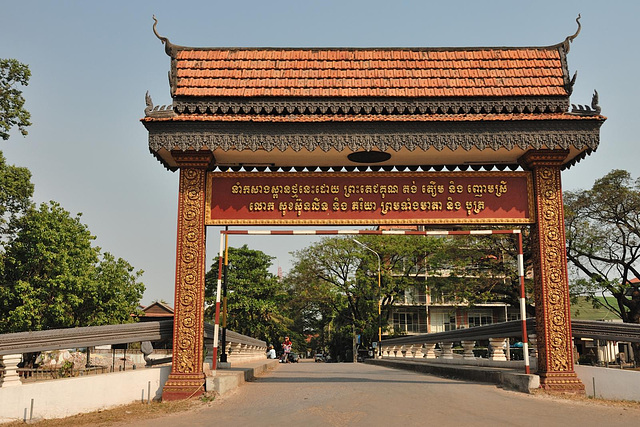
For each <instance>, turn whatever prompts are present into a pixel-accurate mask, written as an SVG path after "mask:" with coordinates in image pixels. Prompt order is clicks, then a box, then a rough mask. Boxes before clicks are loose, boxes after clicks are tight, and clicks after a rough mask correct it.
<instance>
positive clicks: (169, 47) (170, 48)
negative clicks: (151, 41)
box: [152, 15, 183, 58]
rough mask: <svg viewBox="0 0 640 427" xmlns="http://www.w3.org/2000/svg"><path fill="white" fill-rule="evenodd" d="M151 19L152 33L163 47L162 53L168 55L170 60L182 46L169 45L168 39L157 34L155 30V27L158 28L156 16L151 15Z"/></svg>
mask: <svg viewBox="0 0 640 427" xmlns="http://www.w3.org/2000/svg"><path fill="white" fill-rule="evenodd" d="M152 18H153V33H154V34H155V35H156V37H157V38H158V40H160V41H161V42H162V44H163V45H164V51H165V52H166V54H167V55H169V56H170V57H171V58H173V57H174V56H175V53H176V51H177V50H178V49H179V48H181V47H183V46H178V45H175V44H173V43H171V42H170V41H169V39H168V38H166V37H163V36H161V35H160V34H158V30H157V29H156V27H157V26H158V20H157V19H156V15H152Z"/></svg>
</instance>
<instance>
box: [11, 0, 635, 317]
mask: <svg viewBox="0 0 640 427" xmlns="http://www.w3.org/2000/svg"><path fill="white" fill-rule="evenodd" d="M0 11H1V13H0V57H2V58H15V59H18V60H19V61H21V62H23V63H26V64H28V65H29V66H30V68H31V71H32V74H33V76H32V78H31V83H30V85H29V86H28V87H27V88H26V89H25V91H24V94H25V97H26V99H27V104H26V106H27V108H28V109H29V110H30V111H31V113H32V121H33V126H32V127H31V128H30V129H29V135H28V136H27V137H26V138H23V137H21V136H20V135H19V134H18V133H17V132H14V134H13V136H12V138H11V139H10V140H9V141H8V142H2V141H0V150H2V151H3V152H4V154H5V156H6V157H7V161H8V162H9V163H10V164H15V165H19V166H26V167H28V168H29V169H30V170H31V172H32V173H33V182H34V184H35V188H36V190H35V200H36V202H38V203H39V202H43V201H48V200H56V201H58V202H60V203H61V204H62V205H63V206H64V207H65V208H66V209H67V210H69V211H70V212H71V213H73V214H75V213H77V212H82V213H83V217H82V218H83V222H85V223H86V224H87V225H88V226H89V228H90V230H91V232H92V233H93V234H94V235H96V236H97V241H96V244H97V245H99V246H100V247H101V248H102V249H103V250H105V251H109V252H111V253H113V254H114V255H115V256H118V257H122V258H124V259H126V260H128V261H129V262H130V263H131V264H133V265H134V266H135V267H136V268H137V269H143V270H145V274H144V277H143V281H144V283H145V285H146V286H147V291H146V293H145V296H144V299H143V303H145V304H148V303H150V302H151V301H152V300H155V299H164V300H166V301H168V302H170V303H173V292H174V290H173V287H174V269H175V234H176V208H177V182H178V175H177V174H175V173H171V172H168V171H166V170H165V169H164V168H163V167H162V166H161V164H160V163H158V162H157V161H156V160H155V159H154V158H153V156H151V154H149V150H148V141H147V132H146V131H145V129H144V127H143V126H142V125H141V124H140V122H139V119H140V118H142V117H143V116H144V107H145V102H144V95H145V92H146V91H147V90H148V91H149V92H150V94H151V96H152V97H153V101H154V103H155V104H167V103H170V101H171V99H170V95H169V85H168V81H167V72H168V71H169V58H168V57H167V56H166V54H165V53H164V49H163V46H162V44H161V43H160V41H159V40H158V39H157V38H156V37H155V36H154V34H153V31H152V24H153V21H152V18H151V17H152V15H154V14H155V15H156V17H157V18H158V20H159V24H158V31H159V32H160V34H161V35H163V36H165V37H168V38H169V39H170V40H171V42H173V43H175V44H181V45H187V46H225V47H232V46H238V47H245V46H274V47H277V46H292V47H298V46H315V47H318V46H320V47H325V46H336V47H338V46H354V47H362V46H368V47H372V46H381V47H383V46H400V47H403V46H424V47H438V46H545V45H552V44H556V43H558V42H561V41H563V40H564V39H565V37H566V36H568V35H571V34H573V33H574V32H575V30H576V23H575V18H576V16H577V15H578V13H581V14H582V21H581V22H582V25H583V28H582V32H581V34H580V35H579V36H578V38H577V39H576V40H575V41H574V43H573V44H572V46H571V52H570V53H569V57H568V60H569V69H570V71H571V73H572V74H573V72H574V71H576V70H577V71H578V79H577V82H576V86H575V90H574V93H573V96H572V98H571V100H572V102H573V103H575V104H589V103H590V102H591V95H592V93H593V90H594V89H597V90H598V92H599V94H600V105H601V106H602V109H603V110H602V111H603V114H604V115H606V116H607V117H609V119H608V120H607V122H606V123H605V124H604V126H603V127H602V133H601V143H600V148H599V149H598V151H597V152H596V153H594V154H593V155H591V156H590V157H588V158H587V159H585V160H583V161H582V162H581V163H579V164H578V165H577V166H575V167H574V168H572V169H570V170H568V171H566V172H565V173H564V174H563V183H564V187H565V189H571V190H575V189H579V188H589V187H590V186H591V185H592V184H593V181H594V179H596V178H599V177H601V176H603V175H605V174H606V173H608V172H609V171H610V170H612V169H614V168H620V169H627V170H628V171H630V172H631V173H632V175H633V176H634V177H637V176H638V168H637V164H638V159H639V158H640V144H639V140H640V137H638V135H639V134H640V132H639V129H638V127H639V125H638V123H639V121H638V120H637V118H636V115H637V111H638V105H637V104H638V102H639V101H640V96H638V95H639V92H640V89H639V85H638V84H637V78H636V73H637V71H638V70H639V69H640V66H639V65H640V64H639V63H638V62H639V61H640V59H639V58H640V56H639V55H638V48H639V46H640V33H639V31H638V29H637V27H638V19H639V18H638V17H639V16H640V2H638V1H637V0H634V1H631V0H629V1H611V2H603V1H591V0H583V1H566V0H563V1H557V0H554V1H547V0H539V1H535V2H533V1H529V2H524V1H517V0H510V1H477V0H473V1H461V0H458V1H456V0H451V1H448V2H442V1H439V2H435V1H432V2H430V1H402V0H394V1H389V0H387V1H380V0H366V1H360V0H358V1H348V0H341V1H335V0H322V1H310V0H309V1H301V0H291V1H278V0H272V1H265V0H260V1H253V0H247V1H238V2H231V1H216V0H209V1H179V2H178V1H175V0H174V1H156V0H154V1H150V0H135V1H133V0H126V1H123V0H111V1H104V2H96V1H80V0H67V1H44V0H41V1H30V0H22V1H14V0H0ZM217 231H218V229H215V228H211V229H209V230H208V234H209V243H208V260H209V261H210V260H212V258H213V257H214V256H215V254H216V251H217V249H218V238H219V233H218V232H217ZM255 239H256V240H254V241H247V240H240V239H239V238H236V240H231V241H230V244H231V245H234V246H237V245H240V244H242V243H246V242H248V243H249V245H250V246H251V247H253V248H256V249H260V250H263V251H264V252H266V253H268V254H270V255H272V256H276V257H277V260H276V261H275V263H276V265H277V263H279V264H280V265H282V266H283V268H284V269H285V271H286V269H287V268H288V267H289V265H290V264H289V262H290V260H289V256H288V252H289V251H291V250H294V249H299V248H301V247H303V246H305V245H306V244H308V243H309V240H308V239H305V238H300V237H295V238H294V237H287V238H266V237H259V238H255ZM274 268H275V267H274Z"/></svg>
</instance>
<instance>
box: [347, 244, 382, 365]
mask: <svg viewBox="0 0 640 427" xmlns="http://www.w3.org/2000/svg"><path fill="white" fill-rule="evenodd" d="M352 240H353V241H354V242H356V243H357V244H358V245H360V246H362V247H363V248H365V249H366V250H368V251H371V252H373V253H374V254H376V257H378V357H381V356H382V348H381V344H382V321H381V317H382V308H381V306H380V305H381V299H382V292H381V289H380V254H378V252H376V251H374V250H373V249H371V248H370V247H369V246H367V245H365V244H364V243H362V242H360V241H359V240H356V239H352Z"/></svg>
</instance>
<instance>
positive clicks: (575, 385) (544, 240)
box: [525, 152, 584, 392]
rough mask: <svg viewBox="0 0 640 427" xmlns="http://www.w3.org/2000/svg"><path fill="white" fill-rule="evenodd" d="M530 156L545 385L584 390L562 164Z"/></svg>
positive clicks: (541, 369) (540, 349)
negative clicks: (576, 362)
mask: <svg viewBox="0 0 640 427" xmlns="http://www.w3.org/2000/svg"><path fill="white" fill-rule="evenodd" d="M546 154H549V153H548V152H547V153H546ZM525 157H526V158H525V162H526V163H528V166H530V167H532V168H533V170H534V180H535V188H536V194H537V208H538V222H537V224H536V227H535V230H534V233H533V236H532V238H533V243H534V245H535V246H534V247H537V248H538V256H537V257H536V259H535V273H534V274H535V301H536V324H537V327H536V334H537V336H538V354H539V363H538V371H539V373H540V379H541V386H542V387H543V388H547V389H550V390H562V391H578V392H580V391H582V390H584V386H583V384H582V383H581V382H580V380H579V379H578V378H577V376H576V374H575V372H574V371H573V348H572V340H571V323H570V311H569V310H570V307H569V283H568V277H567V259H566V255H565V235H564V212H563V206H562V197H561V191H562V189H561V185H560V164H561V163H560V161H558V160H557V159H554V158H553V155H549V156H545V155H544V154H541V155H539V156H536V155H535V153H534V154H533V155H528V156H525ZM554 160H555V161H554ZM560 160H561V159H560Z"/></svg>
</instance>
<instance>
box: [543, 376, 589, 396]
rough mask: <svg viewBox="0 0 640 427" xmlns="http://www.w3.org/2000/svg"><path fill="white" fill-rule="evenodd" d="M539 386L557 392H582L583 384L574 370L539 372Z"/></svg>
mask: <svg viewBox="0 0 640 427" xmlns="http://www.w3.org/2000/svg"><path fill="white" fill-rule="evenodd" d="M539 376H540V388H541V389H543V390H545V391H550V392H558V393H572V394H584V393H585V391H584V384H582V381H580V379H579V378H578V376H577V375H576V373H575V372H547V373H540V374H539Z"/></svg>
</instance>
